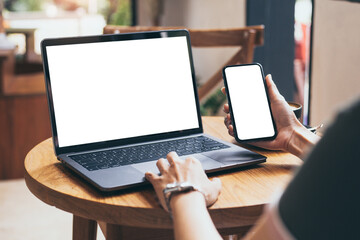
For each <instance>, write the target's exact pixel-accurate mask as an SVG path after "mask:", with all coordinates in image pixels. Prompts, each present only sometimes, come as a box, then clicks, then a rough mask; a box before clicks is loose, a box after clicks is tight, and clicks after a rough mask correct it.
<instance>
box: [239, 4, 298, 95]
mask: <svg viewBox="0 0 360 240" xmlns="http://www.w3.org/2000/svg"><path fill="white" fill-rule="evenodd" d="M294 6H295V0H288V1H280V0H271V1H269V0H249V1H247V13H246V16H247V19H246V22H247V25H258V24H263V25H265V44H264V46H263V47H259V48H257V49H256V50H255V55H254V61H255V62H259V63H261V64H262V65H263V67H264V71H265V74H268V73H271V74H272V76H273V79H274V81H275V83H276V84H277V86H278V88H279V91H280V92H281V94H282V95H283V96H284V97H285V98H286V100H289V101H290V100H293V93H294V90H295V84H294V48H295V42H294Z"/></svg>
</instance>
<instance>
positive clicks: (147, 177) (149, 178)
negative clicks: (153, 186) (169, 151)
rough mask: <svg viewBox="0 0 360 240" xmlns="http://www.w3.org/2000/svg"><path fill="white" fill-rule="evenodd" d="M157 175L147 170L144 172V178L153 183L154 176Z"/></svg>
mask: <svg viewBox="0 0 360 240" xmlns="http://www.w3.org/2000/svg"><path fill="white" fill-rule="evenodd" d="M156 177H158V176H157V175H156V174H154V173H152V172H150V171H148V172H146V173H145V178H146V179H147V180H148V181H149V182H150V183H153V181H154V180H155V178H156Z"/></svg>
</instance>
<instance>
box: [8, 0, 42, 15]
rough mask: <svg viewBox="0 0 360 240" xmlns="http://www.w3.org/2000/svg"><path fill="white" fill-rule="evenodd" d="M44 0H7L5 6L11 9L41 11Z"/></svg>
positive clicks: (16, 10)
mask: <svg viewBox="0 0 360 240" xmlns="http://www.w3.org/2000/svg"><path fill="white" fill-rule="evenodd" d="M42 4H43V0H16V1H15V0H5V2H4V6H5V8H6V9H7V10H9V11H15V12H22V11H30V12H31V11H40V10H41V9H42Z"/></svg>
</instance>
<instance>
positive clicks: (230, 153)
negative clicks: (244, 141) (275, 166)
mask: <svg viewBox="0 0 360 240" xmlns="http://www.w3.org/2000/svg"><path fill="white" fill-rule="evenodd" d="M203 155H205V156H207V157H209V158H211V159H214V160H216V161H218V162H221V163H223V164H225V165H233V164H237V163H239V162H245V161H251V160H260V159H265V157H264V156H262V155H260V154H257V153H254V152H251V151H248V150H246V149H243V150H241V149H226V150H222V151H213V152H206V153H203Z"/></svg>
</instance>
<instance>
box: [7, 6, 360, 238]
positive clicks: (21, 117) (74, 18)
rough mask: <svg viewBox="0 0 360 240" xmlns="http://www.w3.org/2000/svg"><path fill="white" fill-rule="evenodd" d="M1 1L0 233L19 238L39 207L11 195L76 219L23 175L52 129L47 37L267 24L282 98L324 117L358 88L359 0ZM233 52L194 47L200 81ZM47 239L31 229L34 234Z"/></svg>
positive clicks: (211, 111)
mask: <svg viewBox="0 0 360 240" xmlns="http://www.w3.org/2000/svg"><path fill="white" fill-rule="evenodd" d="M0 1H1V2H0V10H1V14H0V239H22V238H21V237H19V238H17V237H16V236H17V235H16V232H17V231H18V229H17V228H16V227H15V226H16V225H19V222H21V221H22V220H21V219H23V221H25V222H26V224H29V221H28V219H27V216H28V215H29V214H30V215H31V214H33V213H32V212H28V211H29V208H28V207H24V209H20V210H17V211H16V212H14V211H15V210H14V209H13V208H12V206H15V205H17V204H15V203H14V205H12V203H13V202H14V201H15V202H16V201H21V200H24V201H25V199H27V200H26V201H25V202H28V203H29V204H32V205H33V206H36V204H39V210H38V211H39V212H40V213H41V212H42V211H43V212H42V213H43V215H41V214H40V215H41V216H42V217H44V218H48V217H49V216H50V218H51V216H52V217H53V221H51V220H49V221H47V222H41V221H39V224H40V225H39V224H38V225H37V227H38V228H39V229H44V228H47V227H49V228H50V229H52V228H51V227H54V225H51V224H55V226H56V223H57V224H59V223H60V222H63V223H64V224H70V225H71V216H70V218H69V216H67V215H66V214H65V213H64V214H65V215H66V216H58V215H61V214H62V213H61V214H59V212H60V211H58V210H54V209H52V208H50V207H49V208H50V209H48V208H46V207H48V206H44V205H45V204H43V203H41V202H40V201H38V200H37V199H33V200H31V198H32V196H31V195H30V193H29V192H28V190H27V189H26V186H25V184H24V181H23V179H22V178H23V173H24V172H23V171H24V170H23V168H24V167H23V161H24V158H25V156H26V153H27V152H29V151H30V150H31V148H33V147H34V146H35V145H36V144H37V143H39V142H41V141H43V140H45V139H47V138H49V137H51V131H50V122H49V116H48V109H47V101H46V96H45V91H44V78H43V72H42V63H41V55H40V42H41V40H42V39H44V38H56V37H69V36H84V35H96V34H102V33H103V29H104V27H105V26H106V25H122V26H176V27H178V26H181V27H185V28H191V29H223V28H236V27H245V26H251V25H264V26H265V35H264V44H263V45H262V46H257V47H256V48H255V54H254V61H255V62H259V63H261V64H262V65H263V67H264V71H265V74H268V73H271V74H272V76H273V79H274V80H275V82H276V84H277V85H278V88H279V90H280V92H281V93H282V94H283V95H284V97H285V98H286V100H288V101H294V102H297V103H300V104H301V105H302V106H303V117H302V121H303V123H304V124H307V125H311V126H316V125H318V124H321V123H328V122H329V121H331V119H332V117H333V115H334V113H335V112H336V111H337V110H338V109H339V108H340V107H341V106H343V105H344V104H346V103H347V102H348V101H350V100H351V99H353V98H355V97H357V96H359V93H360V79H359V76H360V68H359V67H358V63H359V60H360V42H359V40H358V39H360V28H359V23H360V4H359V3H358V2H359V1H355V0H353V1H343V0H289V1H280V0H273V1H267V0H249V1H246V0H223V1H219V0H182V1H179V0H0ZM234 52H236V49H234V48H231V47H230V48H226V49H224V48H211V49H194V50H193V53H194V64H195V72H196V78H197V81H198V84H199V85H202V84H203V83H204V81H205V80H206V79H208V78H209V77H211V76H212V75H213V74H214V72H216V71H217V70H218V69H219V67H220V66H222V65H223V64H224V63H225V62H226V61H227V59H229V58H230V57H231V56H232V55H233V54H234ZM69 57H71V56H69ZM220 87H221V84H220V85H219V86H217V87H216V88H215V89H214V90H213V91H212V92H211V93H210V94H208V95H207V96H206V98H205V99H203V100H202V101H201V113H202V115H222V114H223V113H222V105H223V103H224V102H225V101H226V100H225V97H224V96H223V95H222V94H221V93H220V90H219V89H220ZM9 179H16V180H9ZM23 194H25V195H26V194H28V195H26V196H24V195H23ZM29 199H30V200H29ZM34 209H36V207H34ZM34 209H30V210H33V211H35V210H34ZM41 209H43V210H41ZM49 211H50V212H51V211H53V212H51V213H49ZM9 219H10V222H9ZM64 219H65V220H64ZM69 219H70V220H69ZM41 224H43V225H41ZM48 225H49V226H48ZM34 227H35V226H32V228H34ZM64 228H66V229H68V230H69V231H70V233H68V232H66V233H56V231H55V230H54V229H52V231H55V233H54V235H51V236H53V238H52V239H63V237H64V235H61V234H71V227H64ZM30 229H31V227H30V225H29V230H30ZM6 234H8V235H6ZM22 234H25V233H21V234H18V235H19V236H21V235H22ZM9 236H12V237H11V238H8V237H9ZM22 236H23V235H22ZM66 236H68V235H66ZM42 238H43V236H40V235H36V236H34V237H30V235H29V238H28V239H42ZM44 239H45V238H44Z"/></svg>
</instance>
